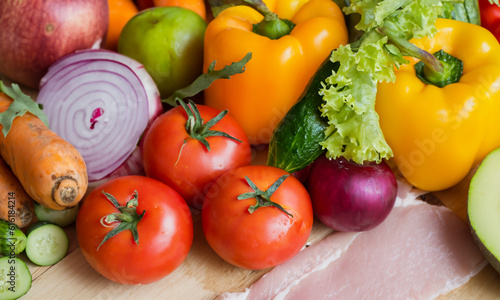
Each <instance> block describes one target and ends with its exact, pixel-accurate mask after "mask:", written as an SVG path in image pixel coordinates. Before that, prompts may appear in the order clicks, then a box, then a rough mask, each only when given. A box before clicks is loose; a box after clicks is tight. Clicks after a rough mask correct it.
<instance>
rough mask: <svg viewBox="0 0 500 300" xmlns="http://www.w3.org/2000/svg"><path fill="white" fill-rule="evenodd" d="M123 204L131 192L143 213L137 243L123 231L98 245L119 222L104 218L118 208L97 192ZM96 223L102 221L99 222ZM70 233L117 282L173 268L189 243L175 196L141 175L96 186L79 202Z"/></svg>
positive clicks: (149, 278)
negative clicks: (73, 229)
mask: <svg viewBox="0 0 500 300" xmlns="http://www.w3.org/2000/svg"><path fill="white" fill-rule="evenodd" d="M103 191H104V192H106V193H109V194H111V195H113V196H114V197H115V199H116V200H117V202H118V203H119V204H120V206H125V205H126V204H127V202H128V201H129V200H131V199H133V197H134V191H137V195H138V197H137V202H138V204H137V207H136V209H135V211H136V212H137V213H138V214H139V215H140V214H142V213H143V212H144V211H145V213H144V216H143V217H142V219H141V220H140V221H138V223H137V233H138V243H136V242H135V241H134V238H133V235H132V231H131V230H128V229H127V230H124V231H121V232H120V233H118V234H117V235H115V236H113V237H111V238H109V239H108V240H107V241H105V242H104V243H102V245H101V246H99V245H100V244H101V242H102V241H103V239H104V237H105V236H106V235H107V234H108V233H109V232H110V231H111V230H112V229H113V228H116V227H117V226H118V225H119V224H123V223H124V222H121V223H120V222H113V223H108V222H106V221H105V219H104V218H105V217H106V216H108V215H110V214H114V213H118V212H120V211H119V210H118V209H117V208H116V207H115V205H113V203H112V202H111V201H110V200H109V199H108V198H107V197H106V196H105V195H104V194H103ZM101 222H102V223H101ZM76 233H77V238H78V242H79V244H80V248H81V250H82V253H83V256H84V257H85V259H86V260H87V261H88V262H89V264H90V265H91V266H92V267H93V268H94V269H95V270H96V271H97V272H98V273H100V274H101V275H103V276H104V277H106V278H108V279H110V280H112V281H115V282H118V283H122V284H133V285H136V284H147V283H151V282H155V281H158V280H160V279H162V278H163V277H165V276H167V275H168V274H170V273H171V272H172V271H174V270H175V269H176V268H177V267H178V266H179V265H180V264H181V263H182V262H183V261H184V259H185V258H186V256H187V254H188V252H189V250H190V248H191V245H192V243H193V221H192V217H191V212H190V210H189V207H188V206H187V205H186V203H185V202H184V200H183V199H182V198H181V196H180V195H179V194H178V193H177V192H175V191H174V190H173V189H172V188H170V187H168V186H166V185H165V184H163V183H161V182H159V181H157V180H154V179H151V178H148V177H145V176H124V177H119V178H115V179H111V180H109V181H107V182H106V183H104V184H102V185H100V186H98V187H96V188H95V189H94V190H93V191H92V192H91V193H90V194H89V195H88V196H87V197H86V198H85V200H84V201H83V202H82V205H81V207H80V210H79V212H78V217H77V220H76Z"/></svg>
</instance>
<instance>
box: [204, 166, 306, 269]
mask: <svg viewBox="0 0 500 300" xmlns="http://www.w3.org/2000/svg"><path fill="white" fill-rule="evenodd" d="M284 174H288V173H286V172H285V171H283V170H281V169H279V168H275V167H270V166H254V165H252V166H245V167H241V168H237V169H233V170H231V171H229V172H227V173H225V174H224V175H222V176H221V177H219V179H218V180H217V181H216V182H215V183H214V184H213V185H212V186H211V187H210V189H209V190H208V192H207V195H206V198H205V203H204V206H203V209H202V224H203V232H204V234H205V238H206V240H207V242H208V243H209V245H210V246H211V247H212V249H213V250H214V251H215V252H216V253H217V254H218V255H219V256H220V257H221V258H223V259H224V260H225V261H227V262H229V263H231V264H233V265H235V266H237V267H240V268H244V269H250V270H260V269H266V268H270V267H273V266H276V265H279V264H281V263H283V262H285V261H287V260H289V259H290V258H292V257H293V256H295V255H296V254H297V253H298V252H299V251H300V249H301V248H302V247H303V246H304V244H305V243H306V242H307V239H308V237H309V235H310V233H311V230H312V225H313V210H312V204H311V200H310V198H309V194H308V193H307V191H306V189H305V187H304V186H303V185H302V183H300V181H299V180H298V179H296V178H295V177H294V176H289V177H288V178H287V179H286V180H285V181H284V182H283V183H282V185H281V186H280V187H279V188H278V189H277V190H276V192H275V193H274V194H273V196H271V200H272V201H274V202H276V203H278V204H280V205H281V206H282V207H283V208H285V209H286V210H287V211H288V212H289V213H290V214H292V216H293V217H290V216H288V215H287V214H285V213H284V212H283V211H281V210H279V209H278V208H276V207H261V208H258V209H257V210H256V211H255V212H254V213H252V214H251V213H250V212H249V211H248V208H249V207H250V206H251V205H254V204H255V203H256V200H255V198H251V199H246V200H238V199H237V197H238V195H240V194H242V193H247V192H252V189H251V187H250V186H249V185H248V183H247V182H246V180H245V176H248V178H250V179H251V180H252V182H254V183H255V184H256V185H257V187H258V188H259V189H261V190H267V188H269V187H270V186H271V185H272V184H273V183H274V182H275V181H276V180H277V179H278V178H279V177H281V176H282V175H284Z"/></svg>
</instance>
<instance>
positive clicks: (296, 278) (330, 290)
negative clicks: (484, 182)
mask: <svg viewBox="0 0 500 300" xmlns="http://www.w3.org/2000/svg"><path fill="white" fill-rule="evenodd" d="M398 184H399V189H398V198H397V201H396V206H395V207H394V209H393V210H392V212H391V213H390V214H389V216H388V217H387V219H386V220H385V221H384V222H383V223H382V224H380V225H379V226H377V227H376V228H374V229H372V230H370V231H365V232H357V233H353V232H335V233H332V234H330V235H329V236H328V237H326V238H325V239H323V240H321V241H320V242H317V243H316V244H314V245H312V246H310V247H308V248H306V249H304V250H303V251H301V252H300V253H299V254H298V255H296V256H295V257H294V258H292V259H291V260H289V261H287V262H285V263H284V264H282V265H279V266H277V267H275V268H274V269H272V270H271V271H270V272H269V273H267V274H266V275H264V276H263V277H262V278H261V279H259V280H258V281H257V282H256V283H255V284H253V285H252V286H251V287H250V288H248V289H247V290H246V291H245V292H242V293H225V294H223V295H221V296H220V297H219V298H220V299H315V300H320V299H433V298H435V297H437V296H439V295H443V294H446V293H448V292H449V291H451V290H453V289H455V288H457V287H459V286H461V285H463V284H465V283H466V282H467V281H468V280H469V279H470V278H471V277H472V276H474V275H476V274H477V273H479V271H481V270H482V268H483V267H484V266H486V264H487V262H486V260H485V259H484V257H483V256H482V254H481V252H480V251H479V249H478V248H477V246H476V244H475V243H474V241H473V239H472V236H471V233H470V231H469V227H468V225H467V224H466V223H465V222H464V221H463V220H462V219H460V218H459V217H458V216H457V215H455V214H454V213H453V212H452V211H451V210H449V209H448V208H446V207H443V206H434V205H430V204H427V203H425V202H423V201H420V200H416V198H417V197H418V196H419V194H421V192H420V191H418V190H412V189H411V187H409V185H408V184H406V183H404V182H402V181H399V183H398Z"/></svg>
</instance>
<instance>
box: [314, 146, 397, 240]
mask: <svg viewBox="0 0 500 300" xmlns="http://www.w3.org/2000/svg"><path fill="white" fill-rule="evenodd" d="M306 185H307V189H308V191H309V194H310V196H311V201H312V203H313V209H314V214H315V215H316V217H317V218H318V219H319V220H320V221H321V222H323V223H324V224H325V225H326V226H328V227H330V228H332V229H334V230H337V231H366V230H370V229H372V228H374V227H376V226H377V225H379V224H380V223H382V222H383V221H384V220H385V218H386V217H387V216H388V215H389V213H390V212H391V210H392V208H393V207H394V202H395V201H396V195H397V181H396V177H395V176H394V173H393V172H392V170H391V169H390V167H389V166H388V165H387V163H386V162H385V161H383V162H381V163H380V164H375V163H369V164H365V165H359V164H356V163H354V162H350V161H347V160H346V159H344V158H339V159H336V160H333V159H332V160H330V159H328V158H327V157H326V156H324V155H323V156H320V157H319V158H318V159H316V161H315V162H314V163H313V165H312V166H311V170H310V172H309V177H308V180H307V183H306Z"/></svg>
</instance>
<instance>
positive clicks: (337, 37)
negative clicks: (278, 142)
mask: <svg viewBox="0 0 500 300" xmlns="http://www.w3.org/2000/svg"><path fill="white" fill-rule="evenodd" d="M264 2H265V3H266V4H267V7H268V8H269V10H271V11H274V13H276V14H277V15H278V16H279V17H280V18H281V19H287V20H289V21H291V22H292V23H293V24H294V27H293V29H292V30H291V32H289V33H288V34H286V35H284V36H282V37H279V38H277V39H271V38H269V37H267V36H264V35H261V34H258V33H255V32H253V28H254V24H259V23H260V22H261V21H262V20H263V18H264V17H263V15H262V14H261V13H259V12H258V11H257V10H255V9H253V8H251V7H249V6H233V7H230V8H227V9H225V10H223V11H222V12H221V13H220V14H219V15H217V17H216V18H215V19H214V20H212V21H211V22H210V23H209V25H208V27H207V29H206V32H205V47H204V70H205V71H206V70H207V69H208V66H209V64H210V63H211V62H213V61H216V65H215V68H216V69H218V68H222V67H223V66H224V65H228V64H231V62H234V61H239V60H240V59H242V57H244V56H245V55H246V54H247V53H248V52H252V59H251V60H250V61H249V62H248V63H247V64H246V67H245V72H243V73H242V74H238V75H234V76H232V77H231V78H230V79H229V80H218V81H216V82H214V83H213V84H212V85H211V86H210V87H209V88H208V89H206V90H205V92H204V101H205V104H207V105H209V106H213V107H215V108H218V109H220V110H224V109H228V111H229V114H230V115H232V116H233V117H234V118H235V119H236V120H237V121H238V122H239V123H240V124H241V125H242V127H243V129H244V130H245V132H246V134H247V135H248V138H249V140H250V142H251V143H252V144H267V143H269V141H270V139H271V136H272V133H273V130H274V129H275V127H276V125H277V124H278V123H279V121H280V120H281V119H282V118H283V116H284V115H285V114H286V113H287V111H288V110H289V109H290V108H291V107H292V105H293V104H294V103H296V102H297V100H298V99H299V97H300V95H301V94H302V93H303V92H304V90H305V88H306V86H307V84H308V83H309V81H310V80H311V78H312V77H313V75H314V74H315V72H316V71H317V70H318V68H319V66H320V65H321V63H322V62H323V61H325V60H326V59H327V58H328V57H329V55H330V53H331V51H332V50H333V49H335V48H337V47H338V46H339V45H341V44H346V43H347V42H348V33H347V28H346V24H345V20H344V16H343V14H342V11H341V10H340V8H339V7H338V6H337V5H336V4H335V2H333V1H331V0H310V1H307V0H299V1H293V0H274V1H271V0H268V1H264Z"/></svg>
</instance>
